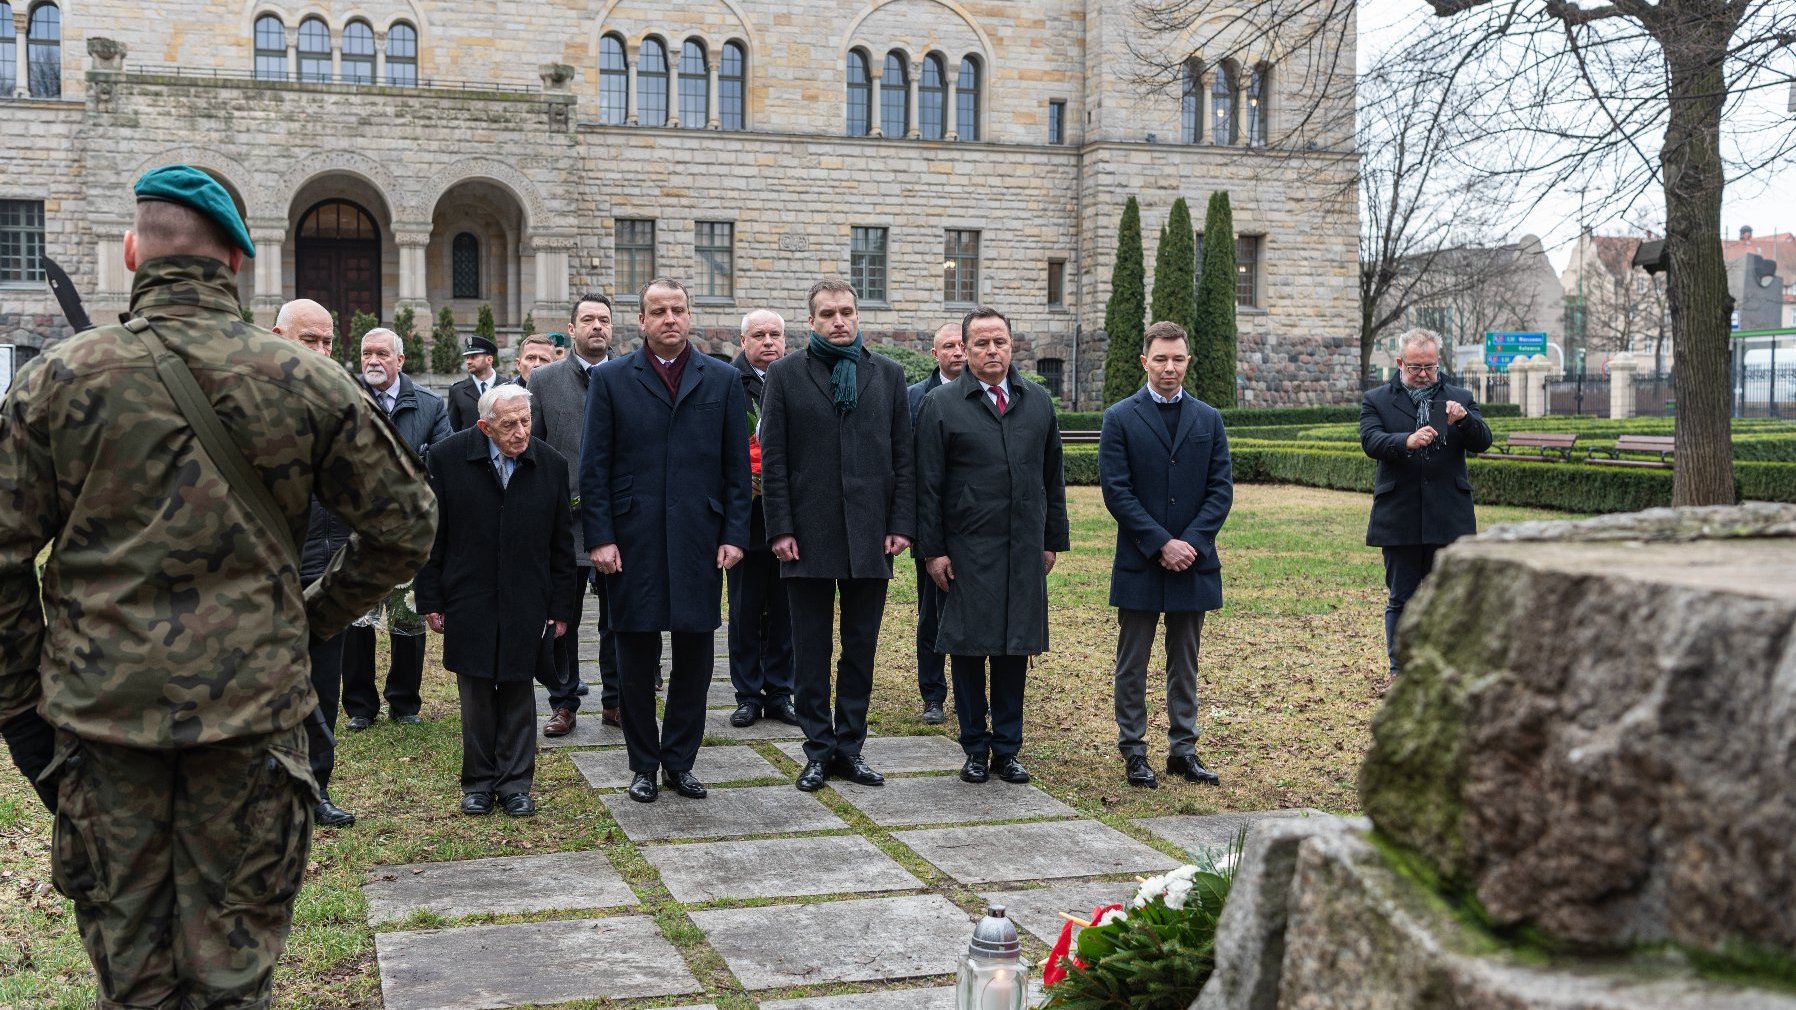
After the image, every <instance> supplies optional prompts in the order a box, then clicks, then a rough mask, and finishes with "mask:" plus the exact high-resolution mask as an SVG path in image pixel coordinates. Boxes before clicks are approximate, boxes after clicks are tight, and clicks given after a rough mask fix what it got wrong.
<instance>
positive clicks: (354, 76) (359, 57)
mask: <svg viewBox="0 0 1796 1010" xmlns="http://www.w3.org/2000/svg"><path fill="white" fill-rule="evenodd" d="M343 83H345V84H373V83H374V29H372V28H370V27H368V23H367V22H366V21H351V22H350V23H349V24H347V25H345V26H344V27H343Z"/></svg>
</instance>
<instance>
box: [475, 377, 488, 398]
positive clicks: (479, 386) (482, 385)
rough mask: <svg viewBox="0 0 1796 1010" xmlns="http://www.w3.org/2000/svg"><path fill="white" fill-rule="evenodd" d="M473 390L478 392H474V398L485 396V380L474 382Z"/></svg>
mask: <svg viewBox="0 0 1796 1010" xmlns="http://www.w3.org/2000/svg"><path fill="white" fill-rule="evenodd" d="M474 388H475V389H476V390H478V392H476V393H475V394H474V395H475V396H485V395H486V380H485V379H477V380H475V382H474Z"/></svg>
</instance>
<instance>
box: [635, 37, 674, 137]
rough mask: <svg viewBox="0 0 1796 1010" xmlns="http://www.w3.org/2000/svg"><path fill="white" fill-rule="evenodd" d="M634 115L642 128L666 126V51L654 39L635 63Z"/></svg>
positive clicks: (645, 45) (643, 47) (643, 49)
mask: <svg viewBox="0 0 1796 1010" xmlns="http://www.w3.org/2000/svg"><path fill="white" fill-rule="evenodd" d="M636 115H637V117H638V119H639V120H640V121H641V122H642V125H644V126H666V125H667V50H666V49H664V48H662V46H661V43H660V42H658V41H656V40H655V39H649V40H647V41H645V42H644V43H643V44H642V58H641V59H640V60H638V61H637V63H636Z"/></svg>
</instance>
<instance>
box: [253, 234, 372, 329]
mask: <svg viewBox="0 0 1796 1010" xmlns="http://www.w3.org/2000/svg"><path fill="white" fill-rule="evenodd" d="M249 237H250V240H251V241H252V242H254V243H256V259H255V264H256V268H255V269H256V274H255V277H256V290H255V294H254V295H253V296H252V297H251V298H250V305H249V307H250V308H251V309H252V310H254V312H255V314H256V325H258V326H273V325H274V317H275V314H276V313H278V312H279V311H280V310H281V303H282V302H284V301H286V297H285V294H286V292H285V289H284V286H283V285H282V283H281V275H282V266H283V264H282V262H281V254H282V251H283V248H284V246H285V243H286V241H287V222H286V221H284V220H282V219H279V218H275V219H272V220H267V219H259V220H256V221H253V222H250V223H249ZM338 325H339V326H343V327H347V326H348V325H349V322H348V320H339V321H338ZM337 336H338V337H339V338H341V337H342V336H343V335H342V334H341V333H339V334H337Z"/></svg>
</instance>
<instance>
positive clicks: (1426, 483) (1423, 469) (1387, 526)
mask: <svg viewBox="0 0 1796 1010" xmlns="http://www.w3.org/2000/svg"><path fill="white" fill-rule="evenodd" d="M1440 356H1441V339H1440V337H1439V336H1437V335H1435V334H1434V333H1431V332H1429V331H1427V330H1410V331H1409V332H1408V333H1405V334H1403V336H1401V337H1399V338H1398V339H1397V374H1396V376H1395V377H1393V378H1392V379H1391V381H1390V382H1389V383H1387V384H1385V385H1383V386H1379V387H1378V388H1376V389H1373V390H1371V391H1370V392H1368V393H1367V394H1366V397H1365V399H1364V400H1363V401H1361V403H1360V411H1359V442H1360V447H1361V448H1363V449H1364V450H1365V451H1366V455H1368V456H1370V457H1372V458H1373V459H1375V460H1377V461H1378V480H1377V482H1376V483H1375V484H1374V485H1373V488H1372V519H1371V522H1370V523H1368V524H1367V527H1366V544H1367V545H1368V546H1371V547H1381V548H1383V549H1384V584H1385V588H1386V590H1387V591H1388V596H1387V598H1386V601H1385V607H1384V640H1385V651H1386V652H1387V653H1388V654H1389V656H1390V663H1391V676H1393V677H1394V676H1396V675H1397V669H1398V668H1397V619H1398V618H1399V617H1401V616H1402V615H1403V606H1404V604H1406V603H1408V602H1409V598H1410V597H1411V596H1413V595H1414V594H1415V591H1416V587H1417V586H1418V585H1420V584H1421V582H1422V577H1423V576H1425V575H1427V574H1428V572H1429V570H1431V569H1432V568H1433V567H1434V553H1435V551H1437V550H1439V549H1440V548H1441V547H1443V546H1445V545H1446V544H1450V543H1452V542H1453V541H1454V540H1456V539H1458V538H1460V537H1462V536H1465V535H1466V534H1468V533H1473V532H1475V531H1476V530H1477V520H1476V519H1475V517H1474V516H1473V514H1472V484H1471V481H1470V480H1469V479H1467V477H1466V466H1465V457H1466V453H1468V452H1474V453H1475V452H1483V451H1484V450H1486V449H1489V448H1490V428H1489V427H1488V426H1487V425H1486V424H1485V423H1484V418H1483V417H1481V416H1480V415H1479V413H1478V405H1477V404H1476V403H1474V402H1472V394H1471V392H1470V391H1468V390H1465V389H1461V388H1460V387H1458V386H1454V385H1451V384H1449V383H1447V382H1446V381H1445V380H1443V379H1442V378H1441V371H1440Z"/></svg>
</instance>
